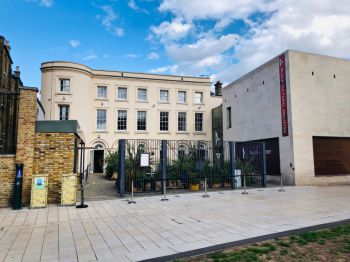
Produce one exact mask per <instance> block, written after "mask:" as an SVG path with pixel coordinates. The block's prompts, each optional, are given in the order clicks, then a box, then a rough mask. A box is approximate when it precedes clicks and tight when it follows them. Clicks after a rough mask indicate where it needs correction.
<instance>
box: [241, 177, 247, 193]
mask: <svg viewBox="0 0 350 262" xmlns="http://www.w3.org/2000/svg"><path fill="white" fill-rule="evenodd" d="M243 186H244V191H243V192H242V194H243V195H248V191H247V186H246V182H245V174H244V173H243Z"/></svg>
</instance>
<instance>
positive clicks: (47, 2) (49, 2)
mask: <svg viewBox="0 0 350 262" xmlns="http://www.w3.org/2000/svg"><path fill="white" fill-rule="evenodd" d="M26 1H27V2H35V3H38V4H39V5H41V6H44V7H51V6H53V0H26Z"/></svg>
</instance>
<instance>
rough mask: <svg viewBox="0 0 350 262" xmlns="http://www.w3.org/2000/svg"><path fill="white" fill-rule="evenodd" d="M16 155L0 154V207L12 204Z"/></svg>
mask: <svg viewBox="0 0 350 262" xmlns="http://www.w3.org/2000/svg"><path fill="white" fill-rule="evenodd" d="M15 162H16V160H15V156H0V167H1V168H0V207H7V206H10V205H11V199H12V194H13V182H14V177H15V173H16V167H15Z"/></svg>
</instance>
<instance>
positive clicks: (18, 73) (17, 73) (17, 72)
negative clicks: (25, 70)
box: [14, 66, 21, 78]
mask: <svg viewBox="0 0 350 262" xmlns="http://www.w3.org/2000/svg"><path fill="white" fill-rule="evenodd" d="M14 73H15V77H18V78H19V77H20V76H21V71H19V66H16V70H15V71H14Z"/></svg>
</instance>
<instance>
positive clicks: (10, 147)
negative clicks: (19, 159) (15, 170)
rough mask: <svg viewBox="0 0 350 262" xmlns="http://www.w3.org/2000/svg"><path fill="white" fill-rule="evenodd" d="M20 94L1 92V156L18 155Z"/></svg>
mask: <svg viewBox="0 0 350 262" xmlns="http://www.w3.org/2000/svg"><path fill="white" fill-rule="evenodd" d="M18 101H19V94H18V92H13V91H11V92H9V91H5V90H3V91H0V154H14V153H16V138H17V121H18Z"/></svg>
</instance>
